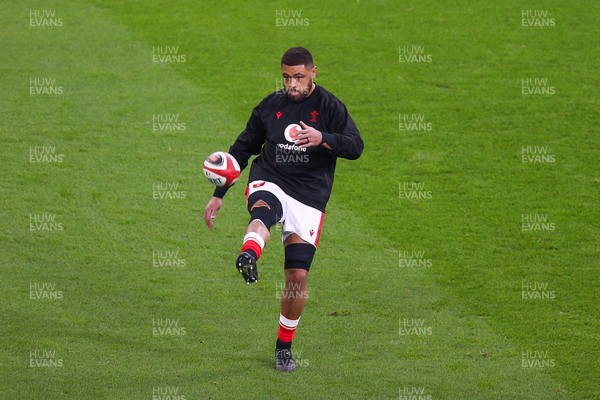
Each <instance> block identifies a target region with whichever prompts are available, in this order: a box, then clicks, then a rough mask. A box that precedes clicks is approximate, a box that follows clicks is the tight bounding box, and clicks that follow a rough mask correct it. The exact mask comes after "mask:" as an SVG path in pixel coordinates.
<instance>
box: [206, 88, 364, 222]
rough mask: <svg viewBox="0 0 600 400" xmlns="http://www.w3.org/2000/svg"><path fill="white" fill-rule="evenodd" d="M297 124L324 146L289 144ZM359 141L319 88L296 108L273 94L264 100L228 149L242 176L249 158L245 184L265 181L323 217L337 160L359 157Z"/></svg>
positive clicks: (340, 108)
mask: <svg viewBox="0 0 600 400" xmlns="http://www.w3.org/2000/svg"><path fill="white" fill-rule="evenodd" d="M300 121H302V122H304V123H305V124H306V125H308V126H312V127H313V128H315V129H317V130H318V131H320V132H321V133H322V134H323V143H326V144H327V145H329V147H331V150H328V149H326V148H325V147H323V146H322V145H321V146H317V147H310V148H306V149H302V148H300V147H298V146H296V145H295V144H294V142H293V139H295V138H296V132H297V131H298V130H300V129H302V128H301V127H300V125H299V123H300ZM363 147H364V144H363V141H362V139H361V137H360V133H359V132H358V128H357V127H356V125H355V124H354V121H353V120H352V118H351V117H350V114H348V110H347V109H346V106H344V104H343V103H342V102H341V101H340V100H339V99H338V98H337V97H335V96H334V95H333V94H331V93H329V92H328V91H327V90H325V89H323V88H322V87H320V86H316V87H315V89H314V91H313V92H312V93H311V94H310V96H308V97H307V98H305V99H304V100H302V101H300V102H295V101H292V100H290V99H288V97H287V96H286V95H285V94H284V93H283V91H277V92H274V93H272V94H270V95H269V96H267V97H266V98H265V99H264V100H263V101H261V102H260V104H259V105H258V106H256V107H255V108H254V110H253V111H252V115H251V116H250V119H249V120H248V123H247V125H246V129H245V130H244V131H243V132H242V133H241V134H240V135H239V136H238V138H237V140H236V141H235V142H234V143H233V145H232V146H231V147H230V148H229V153H230V154H231V155H232V156H233V157H235V158H236V160H237V161H238V163H239V164H240V168H241V169H242V170H243V169H244V168H246V166H247V165H248V160H249V159H250V156H252V155H256V154H259V156H258V157H256V158H255V159H254V161H253V162H252V166H251V167H250V176H249V179H248V181H249V182H251V181H254V180H264V181H268V182H273V183H275V184H276V185H278V186H279V187H280V188H281V189H282V190H283V191H284V192H285V193H286V194H288V195H289V196H291V197H293V198H295V199H296V200H298V201H300V202H302V203H304V204H306V205H308V206H311V207H314V208H316V209H318V210H320V211H325V207H326V205H327V201H328V200H329V196H330V195H331V189H332V186H333V174H334V171H335V163H336V159H337V158H338V157H342V158H347V159H350V160H354V159H357V158H358V157H360V155H361V153H362V151H363ZM227 189H228V188H217V189H216V190H215V192H214V196H216V197H220V198H222V197H223V196H224V195H225V193H226V192H227Z"/></svg>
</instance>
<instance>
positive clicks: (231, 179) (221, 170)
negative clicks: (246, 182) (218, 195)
mask: <svg viewBox="0 0 600 400" xmlns="http://www.w3.org/2000/svg"><path fill="white" fill-rule="evenodd" d="M204 176H206V179H208V181H209V182H210V183H212V184H213V185H215V186H217V187H227V186H231V185H233V184H234V183H235V181H237V180H238V178H239V177H240V164H238V162H237V160H236V159H235V158H234V157H233V156H232V155H231V154H229V153H227V152H224V151H216V152H214V153H212V154H211V155H210V156H208V157H207V158H206V160H204Z"/></svg>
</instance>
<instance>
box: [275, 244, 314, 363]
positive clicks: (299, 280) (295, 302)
mask: <svg viewBox="0 0 600 400" xmlns="http://www.w3.org/2000/svg"><path fill="white" fill-rule="evenodd" d="M291 244H302V245H306V246H312V245H310V244H309V243H307V242H305V241H304V240H302V239H301V238H300V237H299V236H298V235H296V234H292V235H290V236H288V237H287V238H286V240H285V242H284V245H285V246H286V247H287V246H289V245H291ZM307 248H312V247H307ZM313 253H314V252H313ZM310 259H311V260H312V255H311V256H310ZM303 267H304V268H303ZM305 267H306V265H299V266H298V268H295V267H294V266H293V265H289V266H287V265H286V269H285V270H284V275H285V285H284V287H283V293H282V295H281V313H280V317H279V332H278V334H277V343H276V349H275V368H277V369H278V370H279V371H293V370H294V369H296V362H295V361H294V358H293V356H292V353H291V347H292V340H293V338H294V333H295V331H296V327H297V326H298V322H299V320H300V316H301V315H302V310H303V309H304V304H305V303H306V298H307V297H308V294H307V279H308V270H307V269H305Z"/></svg>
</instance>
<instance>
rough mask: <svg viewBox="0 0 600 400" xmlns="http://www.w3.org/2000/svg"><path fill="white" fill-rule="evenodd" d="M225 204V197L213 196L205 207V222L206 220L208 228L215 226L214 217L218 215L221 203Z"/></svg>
mask: <svg viewBox="0 0 600 400" xmlns="http://www.w3.org/2000/svg"><path fill="white" fill-rule="evenodd" d="M222 204H223V199H220V198H218V197H214V196H213V197H211V198H210V200H209V201H208V204H207V205H206V208H205V209H204V222H206V226H208V229H212V228H214V226H215V225H214V224H213V219H215V218H216V217H217V212H218V211H219V210H220V209H221V205H222Z"/></svg>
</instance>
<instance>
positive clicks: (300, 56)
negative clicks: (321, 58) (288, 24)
mask: <svg viewBox="0 0 600 400" xmlns="http://www.w3.org/2000/svg"><path fill="white" fill-rule="evenodd" d="M283 64H285V65H304V66H306V67H313V66H314V64H313V58H312V54H310V51H308V50H307V49H305V48H304V47H292V48H291V49H289V50H288V51H286V52H285V54H284V55H283V57H281V65H283Z"/></svg>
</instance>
